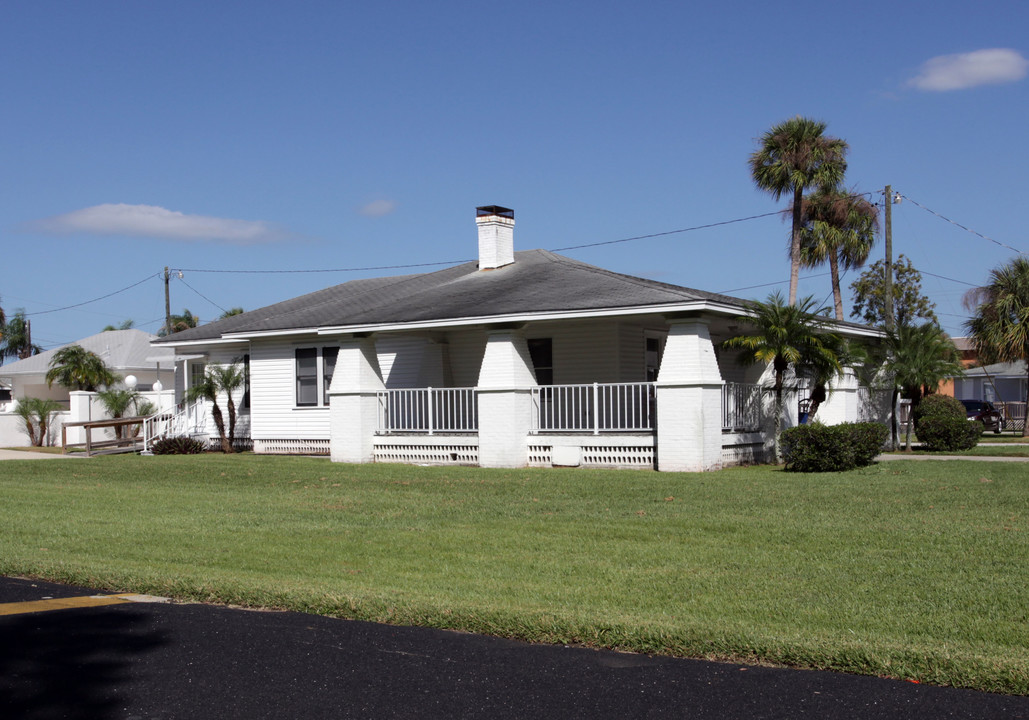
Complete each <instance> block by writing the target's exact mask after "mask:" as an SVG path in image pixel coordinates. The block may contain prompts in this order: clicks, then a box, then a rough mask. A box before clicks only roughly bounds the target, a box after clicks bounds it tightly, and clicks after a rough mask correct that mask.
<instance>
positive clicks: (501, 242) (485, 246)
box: [475, 205, 514, 270]
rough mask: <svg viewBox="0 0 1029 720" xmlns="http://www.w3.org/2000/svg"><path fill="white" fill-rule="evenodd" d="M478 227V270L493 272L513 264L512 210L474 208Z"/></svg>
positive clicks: (494, 207)
mask: <svg viewBox="0 0 1029 720" xmlns="http://www.w3.org/2000/svg"><path fill="white" fill-rule="evenodd" d="M475 224H476V225H478V226H479V269H480V270H495V269H496V268H500V267H504V266H505V265H510V264H511V263H513V262H514V210H511V209H510V208H505V207H500V206H499V205H483V206H482V207H477V208H475Z"/></svg>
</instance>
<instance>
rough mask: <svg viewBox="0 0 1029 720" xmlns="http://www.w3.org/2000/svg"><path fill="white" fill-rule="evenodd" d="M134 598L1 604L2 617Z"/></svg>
mask: <svg viewBox="0 0 1029 720" xmlns="http://www.w3.org/2000/svg"><path fill="white" fill-rule="evenodd" d="M133 597H137V596H134V595H132V594H130V593H126V594H124V595H86V596H83V597H70V598H52V599H50V600H31V601H29V602H12V603H0V615H22V614H24V613H36V612H49V611H51V610H69V609H72V608H84V607H97V606H100V605H117V604H120V603H127V602H132V599H131V598H133Z"/></svg>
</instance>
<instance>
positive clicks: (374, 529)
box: [0, 455, 1029, 694]
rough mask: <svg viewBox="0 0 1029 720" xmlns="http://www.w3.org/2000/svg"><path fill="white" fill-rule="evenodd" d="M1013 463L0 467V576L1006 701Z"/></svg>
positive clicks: (1020, 639)
mask: <svg viewBox="0 0 1029 720" xmlns="http://www.w3.org/2000/svg"><path fill="white" fill-rule="evenodd" d="M1025 474H1026V473H1025V467H1024V465H1022V464H1017V465H1008V464H999V463H991V464H989V465H987V464H986V463H976V462H972V461H950V462H945V463H944V462H935V461H925V462H920V463H881V464H878V465H874V466H872V467H870V468H865V469H861V470H856V471H853V472H849V473H826V474H814V475H800V474H793V473H785V472H782V471H781V470H779V469H777V468H772V467H751V468H736V469H729V470H724V471H722V472H718V473H704V474H679V473H653V472H642V471H613V470H612V471H602V470H538V469H521V470H484V469H479V468H463V467H411V466H403V465H343V464H334V463H330V462H328V461H327V460H319V459H307V458H289V457H266V456H255V455H240V456H232V457H224V456H219V455H206V456H190V457H157V458H154V457H151V458H142V457H135V456H114V457H102V458H94V459H92V460H89V461H83V462H62V461H57V460H55V461H53V462H19V461H6V462H4V463H3V464H0V492H2V493H3V497H4V498H5V502H4V504H3V506H2V509H0V521H2V522H3V524H4V528H5V532H4V533H3V534H2V535H0V572H2V573H3V574H17V575H29V576H36V577H40V578H45V579H50V580H56V581H61V582H68V583H74V584H79V585H87V586H91V587H96V588H98V589H103V590H109V591H132V592H138V593H150V594H156V595H166V596H171V597H175V598H179V599H185V600H200V601H211V602H224V603H232V604H240V605H249V606H266V607H278V608H287V609H292V610H299V611H304V612H314V613H321V614H327V615H334V616H339V617H347V618H354V619H362V620H372V621H378V622H389V623H395V624H411V625H426V626H432V627H440V628H451V629H458V630H466V631H472V632H481V633H487V634H492V635H499V636H505V637H515V638H520V639H524V640H530V641H538V642H549V643H564V644H583V645H589V646H596V647H610V648H617V649H624V650H633V651H637V652H647V653H662V654H671V655H680V656H686V657H701V658H712V659H732V660H737V661H745V662H756V663H772V664H781V665H789V666H796V667H809V668H819V669H833V670H841V671H847V672H855V673H861V674H870V675H879V676H886V677H895V678H902V679H911V680H917V681H920V682H931V683H935V684H941V685H953V686H958V687H969V688H975V689H980V690H986V691H993V692H1006V693H1015V694H1029V662H1027V650H1026V648H1027V646H1029V617H1027V613H1029V594H1027V593H1029V590H1027V587H1029V582H1026V581H1027V575H1026V573H1027V571H1026V568H1025V563H1024V559H1025V558H1026V557H1029V534H1027V530H1029V480H1027V479H1026V478H1025Z"/></svg>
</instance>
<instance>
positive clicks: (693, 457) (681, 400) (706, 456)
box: [657, 318, 722, 472]
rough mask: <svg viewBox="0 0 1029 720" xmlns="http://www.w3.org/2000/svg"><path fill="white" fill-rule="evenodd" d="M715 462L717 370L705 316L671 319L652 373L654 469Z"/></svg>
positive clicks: (718, 454) (718, 446) (718, 447)
mask: <svg viewBox="0 0 1029 720" xmlns="http://www.w3.org/2000/svg"><path fill="white" fill-rule="evenodd" d="M721 467H722V376H721V373H720V372H719V370H718V362H717V360H716V358H715V351H714V346H713V345H712V343H711V335H710V333H709V332H708V321H707V320H703V319H696V318H693V319H688V320H676V321H672V322H671V324H670V328H669V332H668V339H667V341H666V343H665V351H664V356H663V357H662V360H661V370H660V373H659V374H658V378H657V469H658V470H662V471H684V472H696V471H703V470H717V469H720V468H721Z"/></svg>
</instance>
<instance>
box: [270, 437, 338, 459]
mask: <svg viewBox="0 0 1029 720" xmlns="http://www.w3.org/2000/svg"><path fill="white" fill-rule="evenodd" d="M254 452H257V453H266V454H269V455H328V454H329V441H328V440H293V439H287V440H255V441H254Z"/></svg>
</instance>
